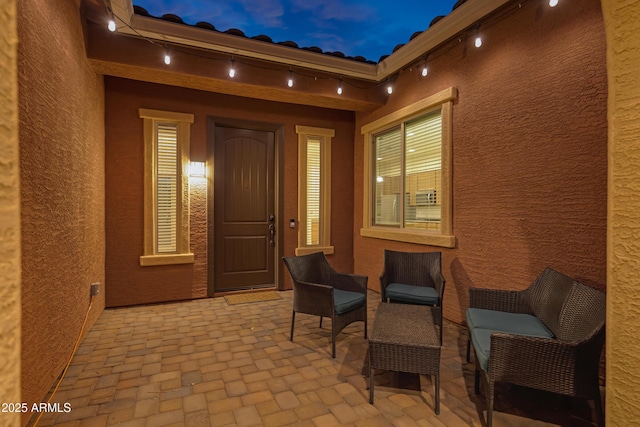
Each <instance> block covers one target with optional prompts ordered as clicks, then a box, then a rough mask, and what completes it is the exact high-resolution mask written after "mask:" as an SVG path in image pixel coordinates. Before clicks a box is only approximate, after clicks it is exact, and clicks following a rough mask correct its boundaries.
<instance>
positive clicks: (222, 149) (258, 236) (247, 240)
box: [207, 119, 281, 295]
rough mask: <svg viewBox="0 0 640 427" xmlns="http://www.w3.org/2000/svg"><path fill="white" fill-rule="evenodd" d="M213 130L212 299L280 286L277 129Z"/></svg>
mask: <svg viewBox="0 0 640 427" xmlns="http://www.w3.org/2000/svg"><path fill="white" fill-rule="evenodd" d="M208 126H209V141H208V144H207V149H208V152H209V155H208V157H209V162H210V164H213V182H212V185H210V186H209V195H208V197H209V202H208V206H209V215H208V217H209V227H208V241H209V243H208V251H209V274H208V280H209V286H208V288H209V294H210V295H213V294H215V293H220V292H229V291H237V290H248V289H259V288H274V287H277V283H278V281H277V276H278V275H277V272H276V270H277V260H278V259H279V251H278V246H279V245H278V228H279V227H278V224H279V223H280V222H281V221H280V220H279V218H278V204H277V202H276V201H277V194H278V191H277V181H278V179H277V172H276V160H277V158H276V152H277V150H276V148H277V145H278V139H279V138H278V133H279V132H278V129H277V126H275V125H265V124H259V123H246V122H243V123H230V122H228V121H221V120H217V119H210V120H209V123H208Z"/></svg>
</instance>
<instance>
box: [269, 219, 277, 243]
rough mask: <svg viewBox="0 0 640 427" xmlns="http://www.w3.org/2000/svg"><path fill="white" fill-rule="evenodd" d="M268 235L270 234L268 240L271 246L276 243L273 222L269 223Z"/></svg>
mask: <svg viewBox="0 0 640 427" xmlns="http://www.w3.org/2000/svg"><path fill="white" fill-rule="evenodd" d="M269 235H270V236H271V240H269V244H270V245H271V246H275V245H276V242H275V240H276V226H275V225H273V224H269Z"/></svg>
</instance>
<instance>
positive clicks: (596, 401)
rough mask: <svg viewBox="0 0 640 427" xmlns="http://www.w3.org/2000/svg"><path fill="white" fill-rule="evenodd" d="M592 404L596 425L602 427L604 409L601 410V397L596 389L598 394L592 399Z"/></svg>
mask: <svg viewBox="0 0 640 427" xmlns="http://www.w3.org/2000/svg"><path fill="white" fill-rule="evenodd" d="M593 403H594V406H595V408H596V422H597V423H598V427H604V411H603V410H602V397H600V390H599V389H598V395H597V396H596V398H595V399H593Z"/></svg>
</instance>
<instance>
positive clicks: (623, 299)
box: [602, 0, 640, 427]
mask: <svg viewBox="0 0 640 427" xmlns="http://www.w3.org/2000/svg"><path fill="white" fill-rule="evenodd" d="M602 9H603V13H604V18H605V28H606V35H607V45H608V48H607V67H608V74H609V212H608V233H609V237H608V242H607V246H608V254H607V261H608V269H607V288H608V292H607V304H608V305H607V309H608V310H607V399H606V405H607V407H606V425H607V426H611V427H618V426H620V427H622V426H632V425H639V424H640V399H639V398H638V396H640V373H639V371H638V367H640V340H639V339H638V331H639V330H640V292H638V285H639V284H640V239H639V238H638V237H639V235H638V230H640V144H638V141H639V140H640V126H639V123H640V80H639V79H638V70H639V69H640V43H639V42H638V33H639V32H640V21H639V20H638V16H640V2H637V1H631V0H613V1H603V2H602Z"/></svg>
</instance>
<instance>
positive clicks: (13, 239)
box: [0, 0, 21, 427]
mask: <svg viewBox="0 0 640 427" xmlns="http://www.w3.org/2000/svg"><path fill="white" fill-rule="evenodd" d="M16 19H17V17H16V2H15V1H14V0H7V1H4V0H3V1H1V2H0V75H1V76H2V78H1V79H0V123H2V124H0V153H2V157H0V361H2V362H0V403H4V402H7V403H8V402H20V401H21V400H20V399H21V397H20V184H19V182H20V180H19V174H20V167H19V158H18V74H17V56H18V55H17V54H18V50H17V49H18V46H17V43H18V33H17V28H16ZM19 423H20V415H19V413H8V414H7V413H4V414H0V426H2V427H4V426H7V427H9V426H15V425H18V424H19Z"/></svg>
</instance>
